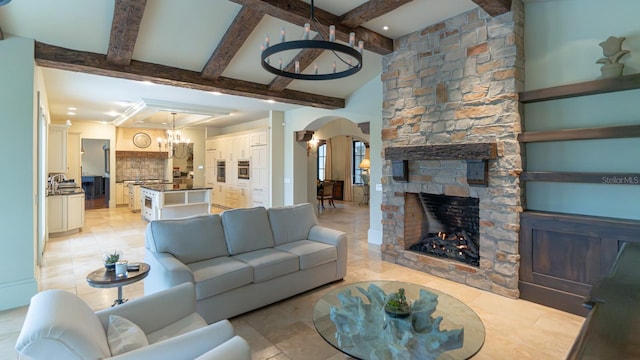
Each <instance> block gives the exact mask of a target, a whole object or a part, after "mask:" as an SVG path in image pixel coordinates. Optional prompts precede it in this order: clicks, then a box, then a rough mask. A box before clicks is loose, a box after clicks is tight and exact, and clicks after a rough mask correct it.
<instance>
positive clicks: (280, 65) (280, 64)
mask: <svg viewBox="0 0 640 360" xmlns="http://www.w3.org/2000/svg"><path fill="white" fill-rule="evenodd" d="M278 65H279V67H280V70H282V58H280V63H279V64H278Z"/></svg>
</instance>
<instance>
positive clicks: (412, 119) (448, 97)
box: [381, 1, 524, 297]
mask: <svg viewBox="0 0 640 360" xmlns="http://www.w3.org/2000/svg"><path fill="white" fill-rule="evenodd" d="M523 17H524V14H523V8H522V4H521V3H520V2H519V1H516V2H514V3H513V8H512V11H511V12H510V13H507V14H504V15H501V16H498V17H495V18H492V17H490V16H489V15H488V14H486V13H485V12H484V11H482V10H480V9H474V10H471V11H469V12H466V13H463V14H460V15H458V16H456V17H453V18H451V19H448V20H445V21H444V22H442V23H438V24H434V25H432V26H429V27H428V28H426V29H424V30H422V31H418V32H415V33H413V34H409V35H407V36H405V37H403V38H400V39H399V40H398V41H397V42H396V51H395V52H394V53H393V54H390V55H387V56H386V57H385V58H384V61H383V74H382V80H383V86H384V102H383V128H382V140H383V144H382V145H383V149H385V153H386V149H391V148H393V149H394V150H398V149H397V148H398V147H406V146H417V145H445V146H450V145H456V147H455V148H456V151H458V149H459V148H460V146H461V145H462V148H464V145H466V144H479V143H494V144H496V145H497V154H496V156H493V157H484V158H482V160H485V161H488V167H487V177H486V179H487V180H488V183H487V184H486V186H474V185H477V184H470V182H471V181H467V161H466V160H478V158H477V157H476V158H468V159H465V158H464V157H460V156H455V157H450V158H443V157H441V156H433V157H430V155H429V154H428V153H425V157H424V158H422V159H417V158H409V157H407V158H405V159H401V160H408V177H407V180H408V181H407V182H403V181H398V180H394V177H393V176H392V166H391V161H388V160H390V158H389V156H387V155H385V154H383V156H384V157H385V159H386V160H387V161H385V162H383V164H384V165H383V178H382V184H383V193H382V205H381V207H382V212H383V219H382V223H383V240H382V241H383V243H382V246H381V251H382V256H383V259H384V260H385V261H389V262H393V263H397V264H401V265H404V266H407V267H411V268H414V269H417V270H420V271H424V272H427V273H431V274H434V275H437V276H441V277H444V278H447V279H451V280H454V281H457V282H461V283H464V284H468V285H471V286H474V287H478V288H482V289H486V290H489V291H492V292H495V293H498V294H502V295H505V296H509V297H518V295H519V293H518V271H519V259H520V257H519V254H518V239H519V234H518V233H519V226H520V223H519V222H520V219H519V217H520V216H519V215H520V212H521V211H522V201H523V200H522V198H523V195H522V190H521V188H520V183H519V179H518V176H517V175H518V174H519V172H520V171H521V168H522V154H521V149H520V144H519V143H518V141H517V134H518V133H519V132H520V131H521V130H520V129H521V125H520V113H519V104H518V94H517V93H518V91H521V90H522V89H523V86H522V84H523V76H524V55H523V46H522V42H523V27H524V24H523ZM445 150H446V149H445ZM390 153H391V151H390ZM393 153H394V154H396V155H397V154H398V152H396V151H393ZM393 160H399V159H398V158H394V159H393ZM396 179H400V178H399V177H396ZM407 193H414V194H417V193H425V194H438V195H439V194H443V195H449V196H456V197H463V198H464V197H467V198H473V199H477V201H478V207H479V212H478V213H479V221H478V223H479V231H478V233H479V238H478V245H479V253H480V260H479V266H473V265H471V264H465V263H462V262H459V261H456V260H454V259H448V258H444V257H436V256H431V255H427V254H421V253H418V252H415V251H411V250H408V248H409V247H410V246H411V245H412V244H410V243H409V242H412V241H414V240H411V239H407V235H406V234H407V230H410V229H408V228H407V227H406V224H405V216H406V212H407V210H406V209H407V208H406V205H407V199H408V197H407ZM409 201H413V200H409Z"/></svg>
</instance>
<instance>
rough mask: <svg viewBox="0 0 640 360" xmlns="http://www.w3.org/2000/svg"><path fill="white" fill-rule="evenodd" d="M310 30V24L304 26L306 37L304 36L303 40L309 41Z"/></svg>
mask: <svg viewBox="0 0 640 360" xmlns="http://www.w3.org/2000/svg"><path fill="white" fill-rule="evenodd" d="M310 30H311V25H309V23H306V24H304V35H303V36H302V40H309V31H310Z"/></svg>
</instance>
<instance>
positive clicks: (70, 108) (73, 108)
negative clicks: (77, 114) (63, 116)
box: [67, 106, 78, 111]
mask: <svg viewBox="0 0 640 360" xmlns="http://www.w3.org/2000/svg"><path fill="white" fill-rule="evenodd" d="M67 110H69V111H76V110H78V108H75V107H72V106H70V107H68V108H67Z"/></svg>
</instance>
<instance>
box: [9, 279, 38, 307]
mask: <svg viewBox="0 0 640 360" xmlns="http://www.w3.org/2000/svg"><path fill="white" fill-rule="evenodd" d="M37 292H38V283H37V282H36V280H35V279H30V280H23V281H15V282H11V283H4V284H0V311H3V310H9V309H14V308H17V307H21V306H25V305H29V301H31V297H32V296H33V295H35V294H36V293H37Z"/></svg>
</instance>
